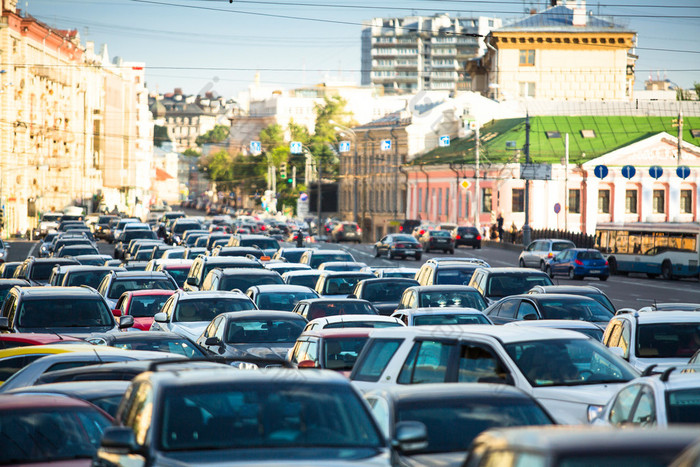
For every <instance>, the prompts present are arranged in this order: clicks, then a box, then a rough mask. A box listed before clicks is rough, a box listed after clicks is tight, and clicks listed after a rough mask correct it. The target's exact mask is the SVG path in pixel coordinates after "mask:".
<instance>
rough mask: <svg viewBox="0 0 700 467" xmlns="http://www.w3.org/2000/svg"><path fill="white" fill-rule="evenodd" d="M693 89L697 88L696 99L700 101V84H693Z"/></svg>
mask: <svg viewBox="0 0 700 467" xmlns="http://www.w3.org/2000/svg"><path fill="white" fill-rule="evenodd" d="M693 87H694V88H695V99H697V100H699V101H700V83H698V82H695V83H693Z"/></svg>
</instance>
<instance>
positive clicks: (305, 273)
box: [270, 269, 321, 277]
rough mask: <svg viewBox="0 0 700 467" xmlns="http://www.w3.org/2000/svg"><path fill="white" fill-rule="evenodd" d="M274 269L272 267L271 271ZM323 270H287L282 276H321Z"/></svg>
mask: <svg viewBox="0 0 700 467" xmlns="http://www.w3.org/2000/svg"><path fill="white" fill-rule="evenodd" d="M271 270H272V269H270V271H271ZM320 275H321V271H319V270H318V269H297V270H295V271H287V272H285V273H284V274H282V277H290V276H292V277H295V276H320Z"/></svg>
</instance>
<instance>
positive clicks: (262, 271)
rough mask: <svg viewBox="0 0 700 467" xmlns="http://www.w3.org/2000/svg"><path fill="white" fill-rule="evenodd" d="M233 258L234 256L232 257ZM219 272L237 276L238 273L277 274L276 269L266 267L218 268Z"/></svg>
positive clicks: (254, 274)
mask: <svg viewBox="0 0 700 467" xmlns="http://www.w3.org/2000/svg"><path fill="white" fill-rule="evenodd" d="M226 258H232V256H226ZM233 258H235V256H234V257H233ZM220 269H221V273H222V274H223V275H225V276H239V275H242V274H243V275H246V276H248V275H253V276H274V275H277V276H279V273H278V272H277V271H273V270H272V269H266V268H220Z"/></svg>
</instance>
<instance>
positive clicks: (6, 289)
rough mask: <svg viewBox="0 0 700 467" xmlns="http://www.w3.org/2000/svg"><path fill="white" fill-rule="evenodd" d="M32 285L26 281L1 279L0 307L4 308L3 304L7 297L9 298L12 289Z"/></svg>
mask: <svg viewBox="0 0 700 467" xmlns="http://www.w3.org/2000/svg"><path fill="white" fill-rule="evenodd" d="M30 285H31V284H29V281H26V280H24V279H0V307H1V306H2V302H3V301H4V300H5V297H7V294H8V293H10V290H11V289H12V287H14V286H19V287H29V286H30Z"/></svg>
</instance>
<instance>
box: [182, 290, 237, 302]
mask: <svg viewBox="0 0 700 467" xmlns="http://www.w3.org/2000/svg"><path fill="white" fill-rule="evenodd" d="M176 293H177V294H178V295H179V300H201V299H207V298H241V299H245V300H250V299H249V298H248V296H247V295H245V294H244V293H243V292H236V291H233V290H195V291H192V292H186V291H182V290H179V291H176Z"/></svg>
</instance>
